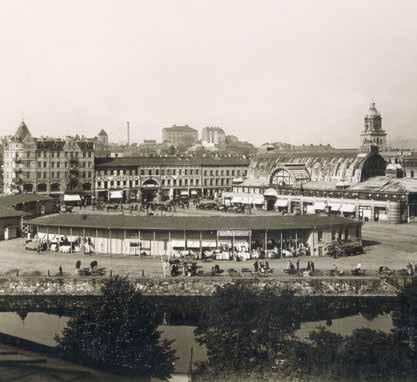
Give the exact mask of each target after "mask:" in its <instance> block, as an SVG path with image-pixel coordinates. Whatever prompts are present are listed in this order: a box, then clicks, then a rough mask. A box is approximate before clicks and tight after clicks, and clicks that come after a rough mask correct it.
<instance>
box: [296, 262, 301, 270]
mask: <svg viewBox="0 0 417 382" xmlns="http://www.w3.org/2000/svg"><path fill="white" fill-rule="evenodd" d="M296 264H297V272H298V271H299V270H300V260H299V259H298V260H297V263H296Z"/></svg>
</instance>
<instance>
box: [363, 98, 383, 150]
mask: <svg viewBox="0 0 417 382" xmlns="http://www.w3.org/2000/svg"><path fill="white" fill-rule="evenodd" d="M361 139H362V142H361V150H362V151H370V150H371V147H372V146H377V147H378V149H379V150H380V151H383V150H385V149H386V148H387V133H386V132H385V131H384V130H383V129H382V117H381V114H380V113H379V112H378V110H377V109H376V107H375V103H371V106H370V107H369V111H368V114H367V115H366V116H365V119H364V129H363V131H362V133H361Z"/></svg>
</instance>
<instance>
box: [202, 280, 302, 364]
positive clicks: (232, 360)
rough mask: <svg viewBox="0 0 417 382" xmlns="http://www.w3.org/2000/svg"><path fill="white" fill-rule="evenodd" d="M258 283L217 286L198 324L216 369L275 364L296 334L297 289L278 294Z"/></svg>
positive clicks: (298, 322) (203, 343)
mask: <svg viewBox="0 0 417 382" xmlns="http://www.w3.org/2000/svg"><path fill="white" fill-rule="evenodd" d="M255 288H256V287H254V286H253V285H247V284H244V283H236V284H228V285H225V286H223V287H220V288H218V289H217V291H216V292H215V296H214V299H213V301H212V302H211V303H210V304H208V306H207V308H206V311H205V319H203V320H201V322H200V323H199V326H198V327H197V329H196V330H195V334H196V337H197V341H198V342H199V343H200V344H202V345H205V346H206V348H207V355H208V366H209V367H210V368H211V369H213V370H214V371H215V372H222V371H227V370H228V371H230V370H248V369H249V370H251V369H253V368H257V367H259V366H261V367H262V366H264V365H272V364H273V363H274V361H275V360H276V359H277V358H280V357H281V356H282V354H284V353H285V352H286V350H287V349H288V346H289V343H290V342H291V340H293V339H294V333H295V331H296V330H297V329H298V328H299V324H300V321H299V318H298V317H299V314H298V311H299V309H297V303H296V301H295V298H294V295H293V293H292V292H290V291H286V292H283V293H281V295H279V296H277V293H276V292H274V291H272V289H270V288H267V287H265V288H264V289H261V290H257V289H255Z"/></svg>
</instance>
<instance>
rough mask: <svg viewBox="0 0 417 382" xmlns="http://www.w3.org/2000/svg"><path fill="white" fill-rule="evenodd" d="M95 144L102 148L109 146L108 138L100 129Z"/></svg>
mask: <svg viewBox="0 0 417 382" xmlns="http://www.w3.org/2000/svg"><path fill="white" fill-rule="evenodd" d="M97 143H98V144H100V145H103V146H107V145H108V144H109V136H108V135H107V133H106V132H105V131H104V130H103V129H101V130H100V132H99V133H98V135H97Z"/></svg>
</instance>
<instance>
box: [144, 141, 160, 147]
mask: <svg viewBox="0 0 417 382" xmlns="http://www.w3.org/2000/svg"><path fill="white" fill-rule="evenodd" d="M143 144H144V145H146V146H155V145H156V144H157V143H156V140H155V139H144V140H143Z"/></svg>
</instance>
